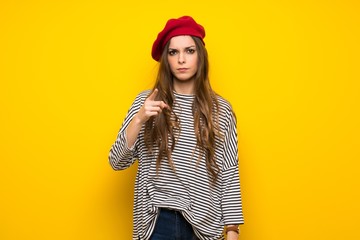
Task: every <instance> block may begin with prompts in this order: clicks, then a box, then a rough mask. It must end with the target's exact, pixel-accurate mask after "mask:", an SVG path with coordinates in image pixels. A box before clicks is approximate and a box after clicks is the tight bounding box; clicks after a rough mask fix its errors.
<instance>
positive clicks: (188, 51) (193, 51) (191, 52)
mask: <svg viewBox="0 0 360 240" xmlns="http://www.w3.org/2000/svg"><path fill="white" fill-rule="evenodd" d="M186 52H187V53H189V54H193V53H195V49H193V48H188V49H186Z"/></svg>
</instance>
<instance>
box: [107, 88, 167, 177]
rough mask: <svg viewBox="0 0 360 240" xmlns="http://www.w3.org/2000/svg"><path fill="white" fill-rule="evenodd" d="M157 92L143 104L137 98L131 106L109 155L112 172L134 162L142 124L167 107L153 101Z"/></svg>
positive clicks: (162, 103)
mask: <svg viewBox="0 0 360 240" xmlns="http://www.w3.org/2000/svg"><path fill="white" fill-rule="evenodd" d="M157 92H158V90H157V89H155V90H154V92H153V93H152V94H151V95H150V96H149V97H148V98H147V99H146V100H145V102H144V104H142V103H141V101H142V100H141V98H140V97H139V96H138V97H137V98H136V99H135V101H134V103H133V104H132V106H131V108H130V110H129V112H128V114H127V116H126V118H125V120H124V123H123V126H122V127H121V129H120V131H119V134H118V137H117V139H116V141H115V143H114V144H113V145H112V147H111V150H110V153H109V162H110V165H111V166H112V168H113V169H114V170H122V169H125V168H127V167H129V166H130V165H131V164H132V163H133V162H134V160H135V159H136V158H137V155H136V147H135V146H136V142H137V139H138V136H139V133H140V130H141V128H142V126H143V124H144V123H145V122H146V121H147V120H149V118H150V117H151V116H157V115H158V114H160V113H161V111H162V109H163V108H165V107H168V106H167V105H166V104H165V103H164V102H163V101H155V100H154V99H155V97H156V95H157ZM141 104H142V106H141ZM140 106H141V107H140Z"/></svg>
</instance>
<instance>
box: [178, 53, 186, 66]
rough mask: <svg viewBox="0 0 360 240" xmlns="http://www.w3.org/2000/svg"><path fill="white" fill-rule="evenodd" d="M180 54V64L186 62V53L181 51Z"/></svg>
mask: <svg viewBox="0 0 360 240" xmlns="http://www.w3.org/2000/svg"><path fill="white" fill-rule="evenodd" d="M178 56H179V58H178V62H179V64H183V63H185V56H184V54H183V53H179V55H178Z"/></svg>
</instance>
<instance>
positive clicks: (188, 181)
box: [109, 91, 244, 240]
mask: <svg viewBox="0 0 360 240" xmlns="http://www.w3.org/2000/svg"><path fill="white" fill-rule="evenodd" d="M149 93H150V91H143V92H141V93H140V94H139V95H138V96H137V97H136V99H135V101H134V102H133V104H132V106H131V108H130V110H129V112H128V114H127V116H126V118H125V120H124V122H123V125H122V127H121V129H120V131H119V134H118V136H117V139H116V141H115V143H114V144H113V145H112V148H111V150H110V153H109V161H110V164H111V166H112V167H113V169H115V170H122V169H126V168H128V167H129V166H131V165H132V164H133V163H134V161H136V160H138V170H137V175H136V180H135V191H134V212H133V224H134V227H133V240H138V239H141V240H147V239H149V238H150V236H151V233H152V231H153V229H154V226H155V223H156V219H157V216H158V212H159V211H158V208H160V207H165V208H170V209H174V210H178V211H180V212H181V213H182V215H183V216H184V217H185V219H186V220H187V221H188V222H189V223H191V225H192V226H193V229H194V232H195V234H196V235H197V236H198V237H199V239H201V240H219V239H224V235H223V229H224V225H229V224H243V222H244V219H243V212H242V202H241V193H240V181H239V171H238V147H237V132H236V122H235V118H234V116H233V112H232V109H231V106H230V104H229V103H228V102H227V101H226V100H225V99H223V98H221V97H218V100H219V109H220V111H219V125H220V129H221V132H222V133H223V138H222V139H219V138H217V139H216V140H215V145H216V146H215V160H216V163H217V164H218V166H219V168H220V171H219V174H218V179H217V181H216V183H215V185H211V178H210V177H209V173H208V171H207V170H206V163H205V157H204V156H202V157H201V158H200V161H199V155H200V153H199V150H198V148H196V147H195V146H196V135H195V131H194V118H193V113H192V105H193V102H194V95H184V94H179V93H174V97H175V99H174V104H173V107H172V109H173V111H174V112H175V114H176V115H177V117H178V118H179V124H180V133H179V135H177V139H176V144H175V148H174V150H173V152H172V155H171V157H172V161H173V164H174V167H175V171H174V170H172V169H171V167H170V165H169V164H168V161H167V160H166V159H164V160H163V161H161V164H160V169H159V172H158V173H156V156H157V155H156V153H157V151H156V150H157V149H156V148H155V149H154V150H153V153H152V154H150V153H149V152H148V151H147V148H146V146H145V141H144V126H143V127H142V129H141V131H140V133H139V135H138V137H137V139H136V141H135V143H134V145H133V146H131V147H130V148H129V147H128V146H127V142H126V131H125V130H126V128H127V126H128V125H129V123H130V121H131V120H132V118H133V117H134V116H135V114H136V113H137V112H138V111H139V109H140V107H141V106H142V105H143V103H144V101H145V99H146V98H147V96H148V95H149Z"/></svg>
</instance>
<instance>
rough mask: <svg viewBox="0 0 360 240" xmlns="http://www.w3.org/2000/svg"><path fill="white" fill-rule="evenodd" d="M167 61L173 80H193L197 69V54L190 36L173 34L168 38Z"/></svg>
mask: <svg viewBox="0 0 360 240" xmlns="http://www.w3.org/2000/svg"><path fill="white" fill-rule="evenodd" d="M167 58H168V62H169V65H170V69H171V72H172V74H173V75H174V81H181V82H186V81H193V77H194V75H195V74H196V72H197V69H198V54H197V49H196V45H195V42H194V40H193V39H192V38H191V37H190V36H175V37H173V38H171V39H170V44H169V49H168V54H167Z"/></svg>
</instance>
